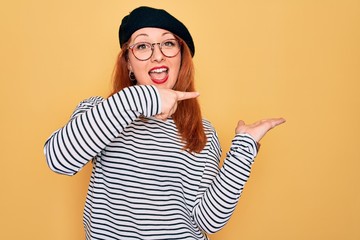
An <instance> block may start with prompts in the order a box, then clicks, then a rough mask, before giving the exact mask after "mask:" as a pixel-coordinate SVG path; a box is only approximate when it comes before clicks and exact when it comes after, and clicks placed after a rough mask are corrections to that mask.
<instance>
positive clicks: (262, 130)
mask: <svg viewBox="0 0 360 240" xmlns="http://www.w3.org/2000/svg"><path fill="white" fill-rule="evenodd" d="M284 122H285V119H284V118H269V119H263V120H260V121H258V122H255V123H253V124H248V125H247V124H245V122H244V121H242V120H240V121H239V122H238V124H237V127H236V129H235V133H236V134H240V133H247V134H250V135H251V136H252V137H253V138H254V140H255V141H256V142H259V141H260V140H261V139H262V138H263V137H264V136H265V134H266V133H267V132H268V131H269V130H270V129H273V128H274V127H276V126H278V125H280V124H282V123H284Z"/></svg>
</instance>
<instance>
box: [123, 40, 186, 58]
mask: <svg viewBox="0 0 360 240" xmlns="http://www.w3.org/2000/svg"><path fill="white" fill-rule="evenodd" d="M156 45H159V47H160V50H161V52H162V54H163V55H164V56H165V57H175V56H176V55H177V54H178V53H179V51H180V43H179V42H178V40H176V39H168V40H165V41H163V42H162V43H153V44H151V43H148V42H139V43H135V44H134V45H132V46H130V47H129V48H130V49H131V50H132V52H133V54H134V56H135V57H136V58H137V59H139V60H141V61H145V60H148V59H149V58H150V57H151V55H152V54H153V51H154V47H155V46H156Z"/></svg>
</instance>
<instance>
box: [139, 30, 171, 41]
mask: <svg viewBox="0 0 360 240" xmlns="http://www.w3.org/2000/svg"><path fill="white" fill-rule="evenodd" d="M166 34H171V35H174V34H173V33H171V32H164V33H163V34H162V35H161V36H165V35H166ZM141 36H144V37H149V35H148V34H146V33H140V34H138V35H136V37H134V42H135V40H136V38H138V37H141Z"/></svg>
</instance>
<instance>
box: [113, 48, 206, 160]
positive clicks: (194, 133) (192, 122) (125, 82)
mask: <svg viewBox="0 0 360 240" xmlns="http://www.w3.org/2000/svg"><path fill="white" fill-rule="evenodd" d="M180 42H181V46H182V50H181V67H180V71H179V76H178V79H177V82H176V84H175V86H174V88H173V90H176V91H182V92H193V91H195V83H194V78H195V69H194V65H193V61H192V56H191V53H190V50H189V47H188V46H187V45H186V44H185V43H184V42H183V41H180ZM127 46H128V44H124V45H123V47H122V49H121V52H120V53H119V55H118V58H117V61H116V65H115V68H114V72H113V90H112V93H111V94H110V96H111V95H113V94H115V93H117V92H118V91H120V90H122V89H124V88H126V87H129V86H132V85H133V84H132V82H131V81H130V78H129V70H128V68H127V64H128V63H127V54H128V50H127ZM172 117H173V119H174V122H175V124H176V127H177V129H178V132H179V135H180V136H181V139H182V141H183V142H184V143H185V149H186V150H188V151H190V152H197V153H198V152H200V151H201V150H202V149H203V148H204V147H205V144H206V135H205V132H204V128H203V123H202V115H201V110H200V105H199V102H198V100H197V99H196V98H192V99H187V100H184V101H179V102H178V106H177V109H176V111H175V113H174V114H173V115H172Z"/></svg>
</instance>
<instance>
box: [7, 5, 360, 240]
mask: <svg viewBox="0 0 360 240" xmlns="http://www.w3.org/2000/svg"><path fill="white" fill-rule="evenodd" d="M149 4H150V6H153V7H160V8H165V9H167V10H168V11H169V12H171V13H173V14H174V15H175V16H177V17H178V18H180V19H181V20H182V21H183V22H184V23H185V24H186V25H187V26H188V28H189V29H190V31H191V33H192V35H193V37H194V40H195V44H196V55H195V58H194V60H195V63H196V74H197V75H196V76H197V87H198V90H199V91H200V93H201V96H200V101H201V104H202V108H203V113H204V116H205V117H206V118H207V119H209V120H210V121H211V122H212V123H213V125H214V126H215V127H216V129H217V131H218V133H219V136H220V140H221V143H222V146H223V151H224V152H226V151H227V149H228V147H229V145H230V141H231V139H232V137H233V131H234V128H235V125H236V122H237V121H238V120H239V119H243V120H245V121H246V122H253V121H255V120H257V119H260V118H266V117H278V116H282V117H285V118H286V119H287V123H286V124H285V125H283V126H281V127H279V128H278V129H276V130H274V131H273V132H270V133H269V134H268V135H267V136H266V137H265V139H263V141H262V147H261V151H260V153H259V155H258V157H257V159H256V163H255V165H254V168H253V171H252V176H251V178H250V181H249V182H248V185H247V186H246V189H245V191H244V193H243V196H242V198H241V200H240V202H239V205H238V207H237V209H236V211H235V213H234V215H233V217H232V219H231V220H230V222H229V223H228V224H227V225H226V227H225V228H224V229H223V230H221V231H220V232H219V233H216V234H214V235H213V236H211V238H212V239H213V240H220V239H221V240H232V239H246V240H264V239H277V240H285V239H286V240H288V239H292V240H300V239H301V240H302V239H307V240H308V239H324V240H331V239H334V240H335V239H336V240H338V239H346V240H355V239H360V186H359V183H360V174H359V170H360V154H359V137H358V135H359V134H360V127H359V126H360V97H359V92H360V91H359V90H360V83H359V80H360V1H358V0H357V1H356V0H353V1H351V0H338V1H335V0H322V1H321V0H302V1H300V0H297V1H295V0H274V1H268V0H253V1H245V0H232V1H226V0H224V1H209V0H208V1H194V0H179V1H175V0H174V1H166V0H163V1H134V0H131V1H130V0H128V1H120V0H117V1H115V0H106V1H94V0H76V1H74V0H62V1H49V0H32V1H26V0H23V1H20V0H15V1H6V3H5V1H2V2H1V4H0V27H1V28H0V34H1V37H0V43H1V44H0V54H1V58H0V61H1V62H0V79H1V88H0V91H1V98H2V100H1V103H0V104H1V106H0V107H1V118H0V121H1V124H0V127H1V129H0V130H1V133H0V140H1V174H0V194H1V198H0V226H1V227H0V239H37V240H42V239H44V240H45V239H46V240H48V239H52V240H54V239H55V240H56V239H59V240H60V239H61V240H64V239H66V240H72V239H73V240H77V239H84V234H83V228H82V209H83V205H84V198H85V194H86V188H87V182H88V180H89V175H90V169H91V165H90V164H89V165H88V166H87V167H86V168H85V169H84V170H83V171H82V172H80V173H79V174H78V175H76V176H74V177H65V176H61V175H57V174H55V173H52V172H51V171H50V170H49V169H48V167H47V165H46V163H45V158H44V155H43V150H42V147H43V144H44V142H45V140H46V138H47V137H48V136H49V135H50V134H51V133H52V132H53V131H55V130H56V129H57V128H59V127H61V126H62V125H63V124H64V123H65V122H66V121H67V120H68V117H69V115H70V114H71V112H72V111H73V109H74V107H75V106H76V105H77V104H78V102H79V101H81V100H82V99H84V98H87V97H89V96H93V95H102V96H106V95H107V94H108V92H109V89H110V76H111V72H112V68H113V65H114V61H115V57H116V54H117V52H118V50H119V47H118V40H117V31H118V26H119V23H120V21H121V18H122V17H123V16H124V15H125V14H127V13H128V12H129V11H130V10H132V9H133V8H134V7H137V6H139V5H149Z"/></svg>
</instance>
